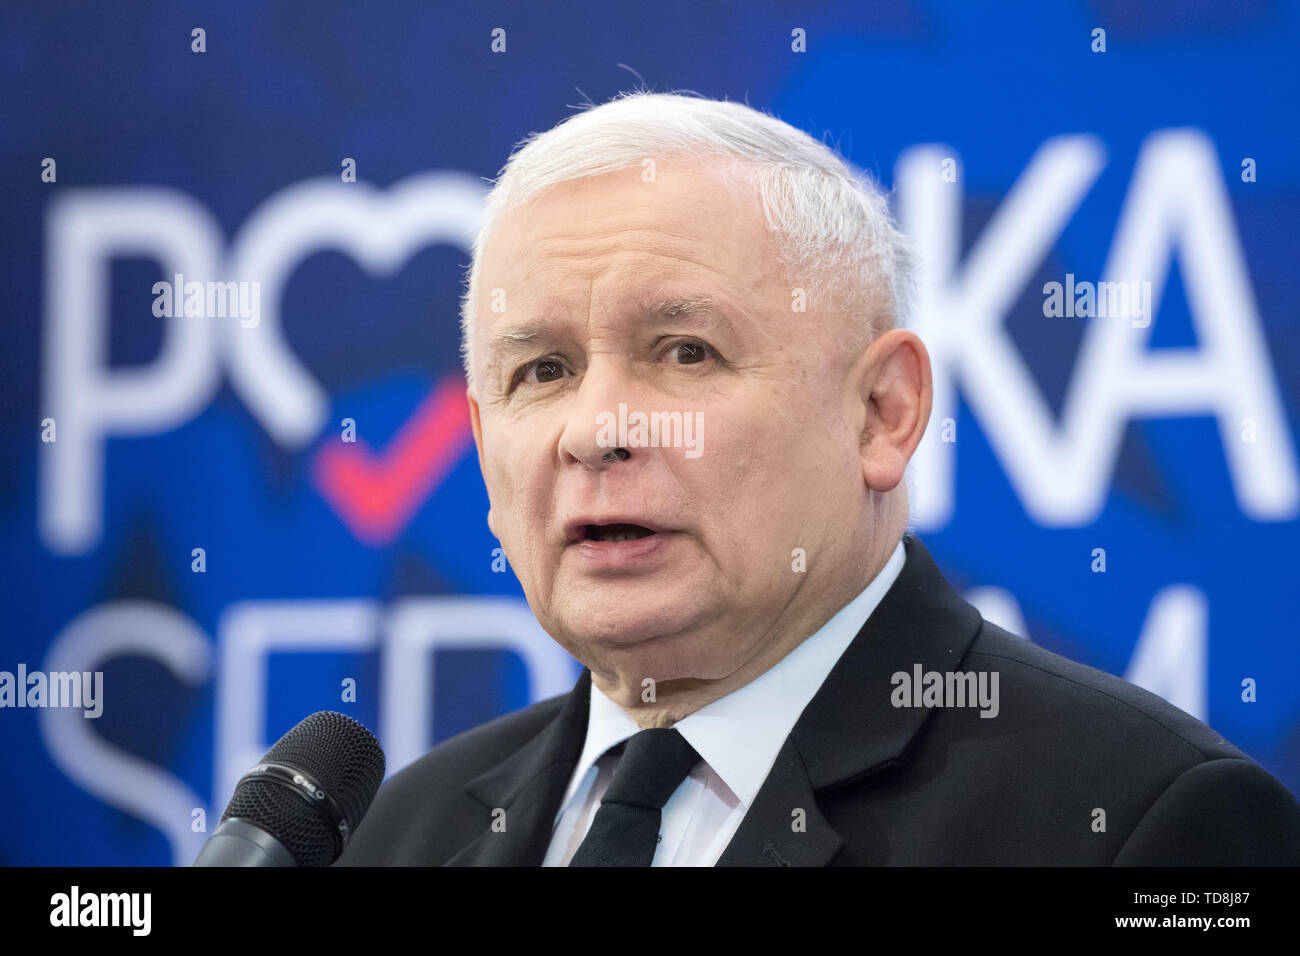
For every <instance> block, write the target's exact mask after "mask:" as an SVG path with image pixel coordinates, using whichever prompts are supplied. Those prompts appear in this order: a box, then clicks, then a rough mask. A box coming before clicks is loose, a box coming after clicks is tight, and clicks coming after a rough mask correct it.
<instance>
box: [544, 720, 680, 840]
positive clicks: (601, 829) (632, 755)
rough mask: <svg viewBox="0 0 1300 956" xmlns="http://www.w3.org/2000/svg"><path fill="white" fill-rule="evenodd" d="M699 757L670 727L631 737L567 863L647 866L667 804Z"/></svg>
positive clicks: (656, 728)
mask: <svg viewBox="0 0 1300 956" xmlns="http://www.w3.org/2000/svg"><path fill="white" fill-rule="evenodd" d="M699 759H700V755H699V754H698V753H696V752H695V748H694V747H692V746H691V745H690V744H689V743H687V742H686V738H685V737H683V736H682V735H681V733H679V732H678V731H676V730H673V729H672V728H670V727H653V728H651V729H650V730H643V731H641V732H640V733H638V734H636V735H634V736H633V737H632V738H631V739H629V740H628V741H627V743H626V744H624V746H623V756H622V757H621V758H619V761H618V766H617V767H616V768H615V769H614V779H613V780H611V781H610V782H609V789H607V790H606V791H605V796H604V798H603V799H602V800H601V802H600V809H598V810H597V811H596V816H595V819H593V820H592V821H591V829H590V830H588V831H587V836H586V837H585V838H584V839H583V841H582V843H581V844H580V845H579V846H578V850H577V852H576V853H574V854H573V859H572V860H570V861H569V866H649V865H650V864H651V862H652V861H653V860H654V856H655V846H656V845H657V844H658V842H659V824H660V819H661V817H662V810H663V806H664V804H665V803H667V802H668V798H669V797H670V796H672V793H673V791H674V790H676V789H677V787H678V786H679V785H680V784H681V782H682V781H683V780H685V779H686V775H687V774H688V773H690V771H691V768H692V767H694V766H695V764H696V763H697V762H699Z"/></svg>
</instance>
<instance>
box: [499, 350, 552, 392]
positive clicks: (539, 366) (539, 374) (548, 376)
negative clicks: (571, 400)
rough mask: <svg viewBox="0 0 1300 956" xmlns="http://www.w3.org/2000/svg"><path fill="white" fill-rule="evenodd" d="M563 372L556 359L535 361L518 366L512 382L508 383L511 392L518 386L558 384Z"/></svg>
mask: <svg viewBox="0 0 1300 956" xmlns="http://www.w3.org/2000/svg"><path fill="white" fill-rule="evenodd" d="M564 372H565V369H564V366H563V365H561V364H560V362H559V361H558V360H557V359H553V358H544V359H537V360H535V361H532V362H529V363H528V364H527V365H523V366H520V368H519V371H517V372H515V375H514V381H512V382H511V383H510V385H511V390H512V391H513V389H514V387H515V386H516V385H520V384H524V385H545V384H547V383H548V382H558V381H559V380H560V379H562V378H563V377H564Z"/></svg>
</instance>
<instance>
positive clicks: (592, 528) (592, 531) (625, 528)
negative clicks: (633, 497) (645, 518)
mask: <svg viewBox="0 0 1300 956" xmlns="http://www.w3.org/2000/svg"><path fill="white" fill-rule="evenodd" d="M652 534H654V532H653V531H651V530H650V529H649V528H643V527H641V526H640V525H639V524H588V525H583V526H582V536H583V540H585V541H635V540H636V539H637V538H648V537H650V535H652Z"/></svg>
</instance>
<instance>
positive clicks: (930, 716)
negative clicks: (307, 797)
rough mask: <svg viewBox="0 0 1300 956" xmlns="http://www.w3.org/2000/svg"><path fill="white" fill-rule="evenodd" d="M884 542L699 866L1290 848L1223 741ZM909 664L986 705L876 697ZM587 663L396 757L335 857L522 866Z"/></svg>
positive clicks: (1232, 854)
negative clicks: (859, 602) (864, 605)
mask: <svg viewBox="0 0 1300 956" xmlns="http://www.w3.org/2000/svg"><path fill="white" fill-rule="evenodd" d="M905 548H906V551H907V561H906V564H905V565H904V567H903V570H902V572H901V573H900V575H899V577H898V579H897V580H896V581H895V582H894V585H893V587H891V588H890V590H889V592H888V593H887V594H886V595H885V597H884V598H883V600H882V601H881V603H880V605H879V606H878V607H877V608H876V610H875V612H874V613H873V614H872V615H871V617H870V618H869V619H868V620H867V622H866V623H865V624H864V625H863V627H862V629H861V631H859V633H858V635H857V636H856V637H855V638H854V640H853V642H852V644H851V645H850V646H849V648H848V649H847V650H846V651H845V652H844V654H843V656H842V657H841V658H840V660H839V661H838V662H837V663H836V664H835V666H834V668H833V669H832V670H831V672H830V675H829V676H828V677H827V679H826V681H825V683H824V684H822V686H821V688H820V689H819V690H818V692H817V694H816V695H815V696H814V697H813V699H812V701H811V702H810V703H809V704H808V706H807V708H805V710H804V711H803V713H802V714H801V715H800V717H799V720H798V722H797V723H796V724H795V726H794V729H793V731H792V732H791V733H790V735H789V737H787V738H786V741H785V744H784V745H783V746H782V748H781V751H780V753H779V754H778V756H777V758H776V762H775V764H774V765H773V767H772V770H771V772H770V773H769V774H768V776H767V779H766V781H765V782H764V784H763V786H762V789H761V790H760V792H759V794H758V797H757V799H756V800H755V802H754V804H753V806H751V807H750V808H749V811H748V812H747V813H746V814H745V818H744V820H743V821H742V822H741V825H740V829H739V830H738V831H737V832H736V835H735V837H734V838H733V839H732V841H731V843H730V844H729V845H728V846H727V849H726V850H725V851H724V853H723V855H722V857H721V859H720V860H719V861H718V865H719V866H764V865H766V866H824V865H828V864H830V865H835V866H855V865H864V864H891V865H909V864H922V865H925V864H935V865H953V864H955V865H965V864H973V865H994V866H1001V865H1019V864H1032V865H1051V864H1068V865H1110V864H1117V865H1137V866H1163V865H1220V864H1223V865H1242V864H1289V865H1296V864H1300V807H1298V806H1297V804H1296V801H1295V798H1294V797H1293V796H1292V795H1291V794H1290V793H1289V792H1288V791H1287V790H1286V789H1285V788H1284V787H1283V786H1282V785H1281V784H1280V783H1278V782H1277V781H1276V780H1275V779H1274V778H1273V777H1271V776H1270V775H1269V774H1268V773H1266V772H1265V771H1264V770H1262V769H1261V768H1260V767H1259V766H1258V765H1256V764H1255V763H1253V762H1252V761H1251V760H1250V759H1249V758H1248V757H1246V756H1245V755H1244V754H1243V753H1242V752H1241V751H1239V750H1237V749H1236V748H1235V747H1233V746H1232V745H1231V744H1230V743H1228V742H1227V741H1226V740H1224V739H1223V738H1222V737H1220V736H1219V735H1218V734H1217V733H1215V732H1214V731H1213V730H1211V729H1210V728H1209V727H1206V726H1205V725H1204V724H1202V723H1201V722H1200V721H1198V720H1196V719H1194V718H1192V717H1191V716H1189V715H1188V714H1186V713H1184V712H1183V711H1181V710H1179V709H1177V708H1176V707H1173V706H1172V705H1170V704H1168V703H1166V702H1165V701H1164V700H1161V699H1160V698H1159V697H1156V696H1155V695H1153V694H1150V693H1148V692H1146V691H1144V690H1142V689H1140V688H1138V687H1136V686H1134V685H1133V684H1129V683H1127V682H1125V681H1123V680H1120V679H1119V678H1116V677H1113V676H1111V675H1109V674H1105V673H1103V672H1101V671H1097V670H1094V669H1092V668H1090V667H1085V666H1083V665H1082V664H1077V663H1075V662H1073V661H1070V660H1067V659H1065V658H1063V657H1060V656H1058V655H1056V654H1052V653H1050V652H1048V651H1046V650H1043V649H1042V648H1040V647H1037V646H1035V645H1033V644H1030V643H1028V642H1027V641H1024V640H1021V639H1020V638H1017V637H1015V636H1013V635H1011V634H1009V633H1007V632H1006V631H1004V630H1002V629H1001V628H999V627H996V626H995V625H993V624H990V623H989V622H987V621H985V620H983V619H982V618H981V617H980V615H979V612H978V611H977V610H976V609H975V608H974V607H972V606H971V605H970V604H968V603H966V602H965V601H964V600H962V599H961V598H960V597H959V596H958V595H957V594H956V593H954V591H953V590H952V588H951V587H950V586H949V585H948V583H947V581H946V580H945V579H944V577H943V575H942V574H941V573H940V572H939V570H938V568H937V567H935V564H934V561H933V560H932V559H931V557H930V554H929V552H928V551H927V550H926V549H925V547H924V546H923V545H922V544H921V543H920V542H919V541H918V540H917V539H915V538H913V537H908V538H906V539H905ZM917 663H920V664H921V665H922V670H923V671H931V670H934V671H940V672H943V671H951V670H962V671H988V672H992V671H997V672H998V674H999V693H1000V710H999V713H998V715H997V716H996V717H994V718H982V717H980V716H979V710H978V709H974V708H966V709H960V708H949V709H941V708H904V707H898V708H896V707H894V706H893V704H892V703H891V693H892V692H893V691H894V689H895V688H894V684H893V683H891V675H893V674H894V673H895V672H897V671H904V672H907V673H909V674H910V673H912V672H913V666H914V665H915V664H917ZM589 682H590V672H589V671H586V670H584V671H583V673H582V675H581V677H580V678H579V680H578V683H577V685H576V686H575V687H574V689H573V691H572V692H571V693H569V694H568V695H564V696H560V697H555V698H552V699H550V700H545V701H542V702H541V703H538V704H534V705H533V706H531V707H527V708H525V709H523V710H520V711H517V712H515V713H512V714H507V715H506V716H504V717H500V718H497V719H496V720H493V721H491V722H490V723H487V724H484V725H482V726H480V727H477V728H475V729H473V730H470V731H468V732H466V733H463V734H460V735H459V736H457V737H454V738H452V739H450V740H447V741H444V742H443V743H441V744H439V745H438V746H436V747H434V748H433V749H432V750H431V751H429V753H427V754H425V755H424V756H423V757H421V758H420V759H419V760H417V761H415V762H414V763H413V764H411V765H410V766H409V767H407V768H405V769H404V770H402V771H401V772H399V773H397V774H395V775H394V776H393V777H392V779H390V780H388V781H387V782H386V783H385V784H384V786H383V787H382V788H381V789H380V791H379V794H378V796H377V797H376V799H375V802H374V805H373V806H372V807H371V809H370V812H369V813H368V814H367V816H366V817H365V819H364V820H363V821H362V823H361V825H360V826H359V827H358V828H357V831H356V833H355V835H354V836H353V838H352V840H351V842H350V843H349V845H348V847H347V849H346V850H345V851H344V853H343V856H342V857H341V858H340V859H339V861H338V864H337V865H344V866H347V865H352V866H373V865H434V866H438V865H446V866H491V865H516V866H518V865H523V866H534V865H538V864H540V863H541V861H542V859H543V858H544V857H545V855H546V849H547V846H548V844H549V842H550V839H551V832H552V823H553V820H554V817H555V814H556V812H557V811H558V809H559V803H560V800H561V799H562V797H563V794H564V791H565V788H566V786H567V784H568V781H569V777H570V775H571V774H572V772H573V769H574V765H575V763H576V762H577V759H578V756H579V754H580V753H581V750H582V744H583V739H584V736H585V734H586V727H587V704H588V685H589ZM497 808H501V809H503V810H504V811H505V815H504V822H505V830H504V832H497V831H499V830H500V824H498V826H497V828H496V829H495V830H494V828H493V826H492V823H493V820H494V816H493V811H494V809H497ZM799 809H802V810H803V811H804V813H803V815H802V816H803V818H804V820H805V823H804V829H802V830H800V829H799V828H797V827H796V826H795V825H794V822H795V821H796V820H797V819H798V816H799V815H798V814H796V811H797V810H799ZM1098 809H1100V810H1102V811H1104V830H1101V829H1100V828H1099V823H1100V821H1101V819H1102V818H1101V817H1100V816H1099V815H1098V814H1097V813H1096V811H1097V810H1098ZM500 816H501V815H500V814H499V813H498V814H497V815H496V817H497V818H500Z"/></svg>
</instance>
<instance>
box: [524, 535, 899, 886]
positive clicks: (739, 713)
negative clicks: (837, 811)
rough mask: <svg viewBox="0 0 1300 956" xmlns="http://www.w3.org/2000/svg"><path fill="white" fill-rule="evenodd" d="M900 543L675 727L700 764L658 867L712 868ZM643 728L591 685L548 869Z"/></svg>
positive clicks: (890, 573) (882, 582)
mask: <svg viewBox="0 0 1300 956" xmlns="http://www.w3.org/2000/svg"><path fill="white" fill-rule="evenodd" d="M905 560H906V554H905V552H904V549H903V542H902V541H899V542H898V545H897V546H896V547H895V548H894V553H893V554H892V555H891V556H890V558H889V561H888V562H887V563H886V564H885V566H884V568H883V569H882V570H881V571H880V573H879V574H877V575H876V577H875V578H874V579H873V580H872V581H871V583H870V584H868V585H867V587H866V588H865V589H864V590H863V591H862V593H861V594H859V595H858V596H857V597H855V598H854V599H853V600H852V601H850V602H849V603H848V604H846V605H845V606H844V607H843V608H842V609H841V610H840V611H839V613H837V614H836V615H835V616H834V617H832V618H831V619H830V620H829V621H827V622H826V623H825V624H824V625H823V626H822V627H821V628H820V629H819V630H818V631H817V632H816V633H815V634H813V635H812V636H811V637H809V638H808V639H807V640H805V641H804V642H803V643H801V644H800V645H799V646H798V647H796V648H795V649H794V650H793V651H791V652H790V653H789V654H787V655H786V656H785V657H784V658H782V659H781V660H780V661H779V662H778V663H777V664H776V665H775V666H774V667H771V668H769V669H768V670H767V671H766V672H764V673H763V674H760V675H759V676H758V677H757V678H755V679H754V680H752V681H750V682H749V683H748V684H746V685H745V686H744V687H741V688H738V689H737V690H734V691H732V692H731V693H730V694H728V695H727V696H725V697H722V698H719V699H718V700H715V701H713V702H712V703H711V704H707V705H706V706H704V707H701V708H700V709H699V710H697V711H696V712H695V713H693V714H690V715H689V716H687V717H685V718H683V719H682V720H679V721H678V722H677V723H676V724H674V725H673V726H674V727H675V728H676V729H677V730H678V731H680V732H681V735H682V736H683V737H685V738H686V740H687V741H688V742H689V743H690V744H691V746H692V747H694V748H695V750H696V752H697V753H699V755H700V758H701V759H700V762H699V763H697V764H696V765H695V768H694V769H693V770H692V771H691V772H690V774H689V775H688V776H687V777H686V779H685V780H683V781H682V783H681V784H680V785H679V786H678V787H677V789H676V790H674V791H673V794H672V796H670V797H669V798H668V802H667V803H666V804H664V808H663V816H662V825H661V829H660V832H659V845H658V846H657V847H656V849H655V855H654V862H653V863H652V865H653V866H713V865H714V864H715V863H717V861H718V858H719V857H720V856H722V851H723V850H725V849H726V848H727V844H728V843H730V842H731V838H732V837H733V836H734V835H735V833H736V830H737V828H739V826H740V822H741V821H742V820H743V819H744V818H745V813H746V812H747V811H748V810H749V807H750V806H751V805H752V804H753V802H754V798H755V797H757V796H758V791H759V788H760V787H762V785H763V781H764V780H766V779H767V775H768V772H769V771H770V770H771V769H772V764H773V763H775V762H776V755H777V754H778V753H779V752H780V750H781V747H782V746H783V745H784V744H785V740H786V738H787V737H788V736H789V735H790V731H791V730H792V729H794V725H795V722H796V721H797V720H798V719H799V715H800V714H801V713H803V710H804V708H805V707H807V706H808V702H809V701H811V700H812V699H813V696H814V695H815V694H816V693H817V691H818V689H819V688H820V687H821V685H822V683H823V682H824V681H825V680H826V677H827V675H829V674H830V672H831V669H832V668H833V667H834V666H835V662H836V661H838V660H839V659H840V656H841V655H842V654H843V653H844V651H845V650H846V649H847V648H848V646H849V645H850V644H851V643H852V642H853V638H854V637H856V636H857V633H858V631H860V630H861V629H862V625H863V623H864V622H865V621H866V620H867V618H868V617H870V616H871V613H872V612H873V611H874V610H875V609H876V605H878V604H879V603H880V599H881V598H882V597H884V596H885V592H886V591H888V590H889V588H890V587H891V586H892V585H893V583H894V580H895V579H896V578H897V577H898V573H899V572H900V571H901V570H902V569H903V562H904V561H905ZM640 730H641V728H640V727H638V726H637V724H636V721H634V720H633V719H632V718H631V717H629V716H628V715H627V714H626V713H624V711H623V709H622V708H621V707H619V706H618V704H616V703H614V702H613V701H612V700H610V699H609V698H608V697H606V696H605V694H604V693H603V692H602V691H600V690H599V689H598V688H597V687H596V685H595V683H594V682H593V683H592V684H591V705H590V710H589V711H588V716H587V738H586V743H585V744H584V745H583V748H582V755H581V756H580V757H579V758H578V764H577V766H576V767H574V768H573V776H572V777H571V778H570V780H569V788H568V790H567V791H566V793H565V796H564V800H563V801H562V802H561V803H560V810H559V812H558V813H557V814H556V818H555V830H554V833H553V834H552V836H551V844H550V848H549V849H548V851H547V853H546V858H545V860H543V861H542V865H543V866H568V864H569V860H570V859H572V857H573V854H574V853H575V852H576V851H577V849H578V845H579V844H580V843H582V840H583V838H584V837H585V836H586V835H587V831H588V829H590V827H591V821H592V819H593V818H594V817H595V815H596V810H597V809H598V808H599V807H600V801H601V797H602V796H603V795H604V793H605V789H606V787H608V786H609V782H610V779H611V778H612V777H613V775H614V768H615V767H616V766H617V765H618V760H619V758H618V757H617V756H615V755H613V754H610V753H608V751H609V749H610V748H611V747H613V746H615V745H616V744H620V743H622V742H623V741H625V740H627V739H628V738H629V737H631V736H632V735H633V734H636V733H638V732H639V731H640Z"/></svg>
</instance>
